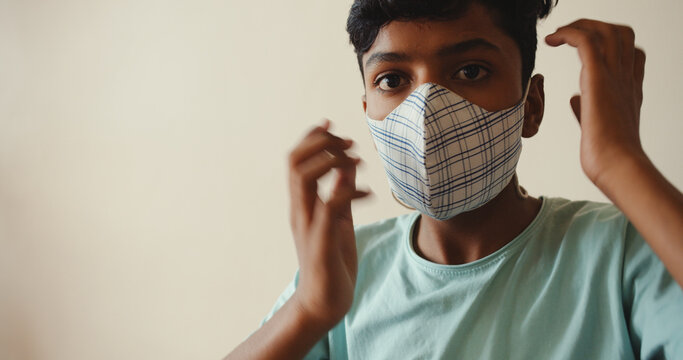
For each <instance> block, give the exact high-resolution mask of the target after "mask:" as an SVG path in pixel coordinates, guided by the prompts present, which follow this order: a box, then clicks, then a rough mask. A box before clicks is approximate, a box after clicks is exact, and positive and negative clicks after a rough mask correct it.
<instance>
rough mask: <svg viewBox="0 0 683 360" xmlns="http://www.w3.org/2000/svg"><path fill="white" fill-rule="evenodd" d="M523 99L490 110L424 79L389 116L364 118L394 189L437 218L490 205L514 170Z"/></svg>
mask: <svg viewBox="0 0 683 360" xmlns="http://www.w3.org/2000/svg"><path fill="white" fill-rule="evenodd" d="M525 100H526V96H525V97H524V99H523V100H522V101H521V102H520V103H518V104H517V105H515V106H514V107H512V108H509V109H505V110H502V111H496V112H489V111H486V110H484V109H482V108H481V107H479V106H477V105H474V104H472V103H470V102H469V101H467V100H465V99H463V98H462V97H460V96H459V95H457V94H455V93H454V92H452V91H450V90H448V89H446V88H444V87H443V86H441V85H438V84H433V83H426V84H423V85H420V86H419V87H418V88H417V89H415V91H413V92H412V93H411V94H410V95H409V96H408V98H406V99H405V100H404V101H403V102H402V103H401V104H400V105H399V106H398V107H396V109H394V110H393V111H392V112H391V113H390V114H389V115H388V116H387V117H386V118H385V119H384V120H373V119H371V118H370V117H367V116H366V117H367V123H368V125H369V127H370V132H371V133H372V137H373V139H374V141H375V145H376V147H377V151H378V152H379V156H380V158H381V159H382V162H383V163H384V170H385V171H386V174H387V177H388V179H389V185H390V186H391V190H392V191H393V192H394V194H395V195H396V197H397V198H398V199H399V200H401V201H402V202H404V203H405V204H407V205H409V206H412V207H414V208H415V209H417V210H418V211H420V212H421V213H423V214H426V215H428V216H431V217H433V218H436V219H439V220H445V219H448V218H451V217H453V216H455V215H457V214H460V213H462V212H465V211H470V210H473V209H476V208H477V207H479V206H481V205H484V204H485V203H487V202H488V201H489V200H491V199H492V198H494V197H495V196H496V195H498V194H499V193H500V192H501V191H502V190H503V188H504V187H505V186H506V185H507V184H508V183H509V182H510V179H511V178H512V176H513V175H514V173H515V167H516V166H517V161H518V160H519V155H520V153H521V150H522V142H521V135H522V124H523V119H524V103H525Z"/></svg>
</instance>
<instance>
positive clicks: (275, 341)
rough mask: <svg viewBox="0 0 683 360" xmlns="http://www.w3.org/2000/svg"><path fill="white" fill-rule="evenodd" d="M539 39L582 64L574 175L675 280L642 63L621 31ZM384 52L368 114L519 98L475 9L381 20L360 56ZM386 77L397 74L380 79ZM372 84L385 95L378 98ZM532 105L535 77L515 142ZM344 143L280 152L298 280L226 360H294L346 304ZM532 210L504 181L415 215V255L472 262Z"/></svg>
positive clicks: (528, 128) (678, 250)
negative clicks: (449, 17) (648, 140)
mask: <svg viewBox="0 0 683 360" xmlns="http://www.w3.org/2000/svg"><path fill="white" fill-rule="evenodd" d="M473 39H482V40H484V41H485V42H487V43H489V44H492V45H494V47H490V46H488V45H486V46H484V47H485V49H484V48H482V46H479V45H481V44H482V43H481V41H477V43H478V44H479V45H478V46H468V49H463V47H462V46H460V47H456V48H455V49H456V50H459V51H451V52H450V53H449V54H447V56H439V55H438V53H439V50H442V49H443V48H444V46H449V45H453V44H454V43H456V44H457V43H459V44H462V43H468V42H469V41H470V40H473ZM546 42H547V43H548V44H549V45H551V46H560V45H563V44H568V45H570V46H573V47H576V48H577V49H578V53H579V56H580V58H581V61H582V63H583V68H582V71H581V94H580V95H577V96H575V97H574V98H572V99H571V101H570V102H571V104H572V108H573V109H574V112H575V114H576V115H577V118H578V119H579V121H580V126H581V133H582V135H581V154H580V158H581V164H582V167H583V170H584V172H585V173H586V175H587V176H588V178H589V179H591V181H593V182H594V183H595V184H596V186H598V188H600V189H601V190H602V191H603V192H604V193H605V194H606V195H607V196H608V197H609V198H610V199H611V200H612V201H613V202H614V203H615V205H617V206H618V207H619V208H620V209H621V210H622V211H623V212H624V213H625V214H626V216H627V217H628V218H629V219H630V220H631V222H632V223H633V224H634V225H635V227H636V228H637V229H638V231H639V232H640V233H641V234H642V235H643V237H644V238H645V240H646V241H647V242H648V244H650V246H651V247H652V249H653V250H654V251H655V253H656V254H657V255H658V256H659V257H660V258H661V259H662V262H663V263H664V265H665V266H666V267H667V269H668V270H669V272H670V273H671V274H672V275H673V277H674V278H675V279H676V281H677V282H678V283H679V284H681V285H683V221H681V220H683V195H682V194H681V193H680V192H679V191H678V190H677V189H676V188H675V187H673V186H672V185H671V184H670V183H668V182H667V181H666V179H665V178H664V177H663V176H662V175H661V174H660V173H659V172H658V171H657V170H656V168H655V167H654V166H653V165H652V163H651V162H650V160H649V159H648V158H647V156H645V153H644V151H643V150H642V147H641V145H640V140H639V135H638V124H639V117H640V105H641V103H642V81H643V69H644V63H645V56H644V53H643V52H642V51H641V50H639V49H637V48H635V46H634V36H633V31H632V30H631V29H629V28H627V27H622V26H617V25H612V24H605V23H601V22H597V21H592V20H580V21H577V22H575V23H572V24H569V25H567V26H565V27H562V28H560V29H558V30H557V32H555V33H554V34H551V35H549V36H548V37H547V38H546ZM469 44H470V45H472V43H471V42H469ZM450 49H451V50H453V48H452V47H451V48H450ZM464 50H466V51H464ZM387 52H388V53H399V54H402V55H407V56H398V57H397V56H388V57H387V56H384V57H380V58H381V60H382V61H381V62H377V63H372V64H371V63H369V64H368V66H367V67H366V68H365V69H364V70H365V71H364V74H365V76H364V80H365V85H366V97H365V98H364V99H363V107H364V109H367V111H368V114H369V115H370V116H371V117H372V118H375V119H382V118H384V117H385V116H386V115H387V114H388V113H389V112H391V110H392V109H393V108H395V107H396V106H397V105H398V104H399V103H400V102H401V101H403V99H405V97H407V95H408V94H410V92H411V91H412V89H414V88H415V87H417V86H419V85H420V84H422V83H425V82H436V83H439V84H441V85H442V86H445V87H447V88H449V89H451V90H452V91H454V92H456V93H458V94H460V95H461V96H463V97H464V98H466V99H468V100H469V101H471V102H473V103H475V104H477V105H479V106H481V107H483V108H485V109H487V110H490V111H496V110H501V109H505V108H508V107H511V106H512V105H514V104H516V103H517V102H518V101H520V99H521V97H522V86H521V60H520V56H519V52H518V49H517V48H516V46H515V45H514V42H513V41H512V39H511V38H509V37H507V36H506V35H505V34H503V33H502V32H500V30H499V29H497V27H496V26H494V25H493V23H492V21H491V18H490V17H489V15H488V14H487V13H486V11H485V10H484V9H483V8H481V7H479V6H476V5H473V6H472V7H471V8H470V9H469V11H468V12H467V13H466V14H465V15H464V16H463V17H462V18H460V19H458V20H455V21H450V22H422V23H420V22H392V23H389V24H388V25H387V26H385V27H383V28H382V29H381V30H380V33H379V35H378V37H377V39H376V41H375V43H374V44H373V46H372V48H371V49H370V50H369V51H368V52H367V53H366V54H365V55H364V56H363V61H364V62H366V61H368V60H370V58H371V57H372V56H373V54H376V53H387ZM376 59H377V57H376ZM399 60H400V61H399ZM472 65H475V66H474V67H472ZM477 65H478V66H483V67H484V68H485V69H486V70H488V71H485V72H483V73H482V72H479V73H477V71H475V70H473V69H474V68H475V67H476V66H477ZM387 74H400V75H401V76H403V78H402V79H396V78H393V79H387V77H386V75H387ZM473 74H476V76H472V75H473ZM482 74H483V75H482ZM382 76H385V77H384V78H382ZM392 76H393V75H392ZM378 79H380V81H377V80H378ZM381 79H387V80H381ZM380 85H381V86H383V89H385V90H387V91H389V92H381V91H378V90H377V87H378V86H380ZM385 85H386V86H385ZM390 85H391V86H390ZM394 85H395V86H394ZM543 103H544V95H543V78H542V76H535V77H534V78H532V81H531V85H530V89H529V95H528V97H527V102H526V104H525V112H526V115H525V122H524V129H523V136H526V137H529V136H533V135H534V134H536V132H537V131H538V127H539V125H540V123H541V120H542V117H543ZM351 146H352V141H351V140H349V139H342V138H339V137H337V136H335V135H333V134H332V133H331V132H330V123H329V122H327V121H326V122H325V123H324V124H323V125H321V126H318V127H316V128H314V129H312V130H311V131H309V132H308V133H307V134H306V136H305V137H304V138H303V139H302V140H301V141H300V142H299V144H297V146H296V147H295V148H294V150H292V152H291V154H290V157H289V168H290V179H289V180H290V181H289V183H290V195H291V219H290V220H291V226H292V232H293V234H294V239H295V244H296V248H297V256H298V260H299V268H300V270H299V271H300V272H299V285H298V287H297V289H296V291H295V293H294V295H293V296H292V297H291V298H290V299H289V300H288V301H287V302H286V303H285V304H284V306H283V307H282V308H281V309H280V310H279V311H277V312H276V313H275V314H274V316H273V317H272V318H271V319H270V320H269V321H268V322H266V323H265V324H264V325H263V326H262V327H261V328H259V329H258V330H257V331H256V332H255V333H254V334H252V335H251V336H250V337H249V338H248V339H247V340H245V341H244V342H243V343H242V344H240V345H239V346H238V347H237V348H236V349H235V350H234V351H233V352H232V353H230V354H229V355H228V356H227V358H226V359H300V358H302V357H303V356H304V355H305V354H306V353H307V352H308V351H309V350H310V349H311V348H312V347H313V345H314V344H315V343H316V342H317V341H318V340H319V339H320V338H322V337H323V336H324V335H325V334H326V333H327V332H328V331H329V330H330V329H331V328H332V327H334V325H336V324H337V323H338V322H339V321H340V320H341V319H342V318H343V317H344V315H345V314H346V312H348V310H349V309H350V307H351V304H352V302H353V291H354V287H355V281H356V275H357V263H358V261H357V254H356V248H355V237H354V232H353V218H352V214H351V202H352V201H353V200H355V199H359V198H363V197H366V196H368V193H367V192H363V191H358V190H357V189H356V186H355V176H356V171H355V170H356V167H357V166H358V164H359V162H360V159H357V158H353V157H351V156H349V155H348V154H347V153H346V151H347V150H349V148H350V147H351ZM330 171H334V172H336V181H335V182H334V185H333V190H332V195H331V197H330V199H329V200H328V201H327V202H323V201H322V200H321V199H320V197H319V195H318V192H317V191H318V188H317V180H318V179H319V178H320V177H321V176H322V175H324V174H326V173H328V172H330ZM539 206H540V203H539V201H538V200H537V199H534V198H531V197H529V196H527V195H526V192H525V191H524V190H523V189H522V188H521V187H519V185H518V184H517V181H516V178H515V179H513V181H512V182H511V183H510V185H508V186H507V187H506V188H505V189H504V190H503V191H502V192H501V194H500V195H499V196H497V197H496V198H495V199H493V200H492V201H491V202H489V203H487V204H486V205H484V206H482V207H481V208H479V209H476V210H474V211H472V212H469V213H464V214H461V215H458V216H456V217H455V218H453V219H449V220H447V221H437V220H434V219H431V218H429V217H421V220H420V222H419V229H418V231H417V239H416V250H417V251H418V253H420V255H421V256H423V257H425V258H426V259H429V260H431V261H434V262H438V263H442V264H461V263H466V262H470V261H474V260H476V259H480V258H482V257H484V256H486V255H488V254H491V253H492V252H494V251H496V250H497V249H499V248H500V247H502V246H504V245H505V244H506V243H507V242H509V241H510V240H512V239H513V238H514V237H515V236H516V235H517V234H519V233H520V232H521V231H522V230H523V229H524V228H525V227H526V226H527V225H528V224H529V223H530V222H531V221H532V219H533V217H534V216H535V215H536V214H537V213H538V210H539ZM492 224H495V225H496V226H491V225H492Z"/></svg>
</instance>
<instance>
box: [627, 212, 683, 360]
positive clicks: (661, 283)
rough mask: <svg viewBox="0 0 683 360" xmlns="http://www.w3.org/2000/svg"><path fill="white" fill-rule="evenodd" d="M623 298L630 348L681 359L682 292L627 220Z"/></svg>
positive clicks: (646, 355)
mask: <svg viewBox="0 0 683 360" xmlns="http://www.w3.org/2000/svg"><path fill="white" fill-rule="evenodd" d="M623 269H624V272H623V284H622V286H623V293H622V294H623V300H624V315H625V317H626V320H627V325H628V327H629V333H630V337H631V344H632V345H633V351H634V353H635V354H636V355H639V356H640V358H641V359H683V291H682V290H681V288H680V286H678V284H677V283H676V282H675V281H674V280H673V278H672V277H671V275H670V274H669V272H668V271H667V270H666V268H665V267H664V265H663V264H662V262H661V260H659V258H658V257H657V255H656V254H655V253H654V252H653V251H652V249H651V248H650V246H649V245H648V244H647V243H646V242H645V240H644V239H643V238H642V237H641V236H640V234H638V232H637V230H636V229H635V228H634V227H633V225H631V224H630V223H628V225H627V227H626V242H625V248H624V268H623Z"/></svg>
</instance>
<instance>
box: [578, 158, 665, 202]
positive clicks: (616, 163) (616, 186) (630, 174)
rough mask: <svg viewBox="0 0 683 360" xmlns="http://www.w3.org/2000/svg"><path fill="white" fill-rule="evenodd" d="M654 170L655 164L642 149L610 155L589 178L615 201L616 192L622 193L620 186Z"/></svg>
mask: <svg viewBox="0 0 683 360" xmlns="http://www.w3.org/2000/svg"><path fill="white" fill-rule="evenodd" d="M652 171H656V169H655V168H654V165H653V164H652V162H651V161H650V159H649V158H648V157H647V155H646V154H645V152H642V151H641V152H633V153H630V154H623V155H620V156H612V157H610V158H609V159H607V160H605V161H603V162H602V165H601V166H600V167H598V171H597V172H596V173H595V174H594V175H593V176H589V178H590V180H591V181H592V182H593V183H594V184H595V186H597V187H598V189H600V191H602V192H603V193H604V194H605V195H606V196H607V197H608V198H610V200H612V201H613V202H614V201H615V199H614V196H615V194H618V193H621V191H620V187H623V186H626V185H628V183H631V182H633V181H634V180H635V178H637V177H646V176H648V174H650V173H651V172H652Z"/></svg>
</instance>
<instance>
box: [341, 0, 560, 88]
mask: <svg viewBox="0 0 683 360" xmlns="http://www.w3.org/2000/svg"><path fill="white" fill-rule="evenodd" d="M557 1H558V0H355V1H354V2H353V5H351V11H350V12H349V17H348V19H347V22H346V31H347V32H348V33H349V38H350V40H351V44H353V47H354V49H355V52H356V56H357V57H358V66H359V67H360V71H361V75H363V63H362V60H361V59H362V57H363V54H365V53H366V52H367V51H368V50H369V49H370V47H371V46H372V44H373V43H374V42H375V38H377V34H378V33H379V30H380V29H381V28H382V26H384V25H386V24H388V23H389V22H391V21H394V20H401V21H406V20H408V21H409V20H424V19H426V20H437V21H438V20H451V19H457V18H458V17H459V16H461V15H462V14H463V13H464V12H465V11H467V9H468V8H469V6H470V5H471V4H472V3H478V4H481V5H483V6H484V7H486V8H487V9H489V10H491V14H492V15H493V16H492V17H493V20H494V22H495V23H496V24H497V25H498V26H499V27H500V28H501V29H502V30H503V31H504V32H505V33H506V34H508V35H509V36H510V37H511V38H512V39H513V40H514V41H515V43H516V44H517V46H519V50H520V53H521V55H522V86H524V85H525V84H526V83H527V81H528V80H529V77H530V76H531V72H532V71H533V69H534V64H535V62H536V46H537V43H538V40H537V39H536V23H537V21H538V19H542V18H544V17H546V16H547V15H548V14H549V13H550V9H551V8H552V6H553V5H554V4H557Z"/></svg>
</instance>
